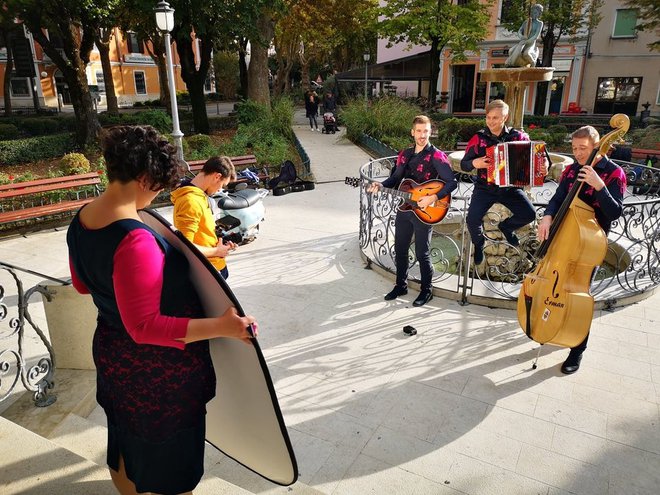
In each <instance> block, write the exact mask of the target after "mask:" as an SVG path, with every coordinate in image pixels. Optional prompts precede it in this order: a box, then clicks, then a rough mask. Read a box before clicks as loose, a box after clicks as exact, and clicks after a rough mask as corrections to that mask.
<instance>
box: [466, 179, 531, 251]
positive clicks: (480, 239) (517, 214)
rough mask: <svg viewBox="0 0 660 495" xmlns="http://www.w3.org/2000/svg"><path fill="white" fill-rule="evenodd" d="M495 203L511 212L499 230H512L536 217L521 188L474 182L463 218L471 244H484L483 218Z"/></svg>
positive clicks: (481, 245) (479, 245) (480, 245)
mask: <svg viewBox="0 0 660 495" xmlns="http://www.w3.org/2000/svg"><path fill="white" fill-rule="evenodd" d="M495 203H500V204H502V205H504V206H506V207H507V208H508V209H509V210H511V213H512V215H511V216H510V217H509V218H507V219H506V220H504V221H502V222H501V223H500V229H501V230H505V231H507V232H513V231H514V230H518V229H519V228H520V227H523V226H524V225H527V224H528V223H531V222H532V221H534V218H536V212H535V211H534V206H532V203H531V202H530V201H529V198H527V195H526V194H525V191H523V190H522V189H520V188H518V187H498V186H485V185H482V184H476V185H475V186H474V193H473V194H472V199H470V206H469V208H468V213H467V218H466V219H465V223H466V224H467V228H468V232H470V237H471V238H472V244H474V245H475V246H478V247H483V245H484V241H485V239H484V227H483V221H484V220H483V218H484V215H485V214H486V212H487V211H488V210H489V209H490V207H491V206H493V205H494V204H495Z"/></svg>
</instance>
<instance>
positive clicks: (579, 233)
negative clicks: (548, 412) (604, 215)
mask: <svg viewBox="0 0 660 495" xmlns="http://www.w3.org/2000/svg"><path fill="white" fill-rule="evenodd" d="M610 126H611V127H612V128H614V130H613V131H612V132H610V133H608V134H606V135H605V136H603V137H602V138H601V140H600V144H599V147H598V148H596V149H594V151H593V152H592V153H591V156H590V157H589V159H588V160H587V163H588V164H589V165H591V166H593V165H594V164H595V163H596V162H597V161H598V155H603V156H604V155H605V154H606V152H607V151H608V150H609V148H610V145H611V144H612V143H613V142H615V141H620V140H621V138H622V137H623V136H624V135H625V133H626V132H627V131H628V128H629V127H630V119H629V118H628V116H627V115H624V114H616V115H613V116H612V118H611V119H610ZM583 185H584V182H583V181H579V180H577V181H575V183H573V186H572V187H571V189H570V191H569V193H568V195H567V196H566V198H565V199H564V202H563V203H562V205H561V208H560V209H559V211H558V212H557V214H556V215H555V217H554V218H553V220H552V224H551V225H550V231H549V233H548V238H547V239H546V240H545V241H543V242H542V243H541V244H540V245H539V247H538V249H537V251H536V259H539V260H540V261H539V262H538V264H537V266H536V268H535V269H534V271H533V272H531V273H528V274H527V275H525V278H524V280H523V283H522V287H521V289H520V294H519V295H518V306H517V310H518V322H519V323H520V326H521V327H522V329H523V331H524V332H525V334H527V336H528V337H529V338H530V339H532V340H534V341H536V342H538V343H540V344H553V345H558V346H563V347H575V346H577V345H578V344H580V343H581V342H582V341H583V340H584V339H585V337H586V336H587V334H588V333H589V328H590V327H591V320H592V319H593V313H594V298H593V296H592V295H591V294H590V293H589V287H590V285H591V279H592V274H593V271H594V269H595V268H596V267H597V266H599V265H601V264H602V262H603V260H604V259H605V255H606V253H607V236H606V235H605V232H603V229H602V228H601V227H600V225H598V222H597V221H596V216H595V214H594V210H593V208H592V207H591V206H589V205H587V204H586V203H585V202H584V201H582V200H581V199H579V198H578V193H579V192H580V190H581V189H582V186H583Z"/></svg>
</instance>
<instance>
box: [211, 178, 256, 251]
mask: <svg viewBox="0 0 660 495" xmlns="http://www.w3.org/2000/svg"><path fill="white" fill-rule="evenodd" d="M266 196H268V189H248V188H247V185H246V184H239V185H238V186H236V189H235V190H234V192H227V191H220V192H218V193H216V194H214V195H213V205H214V212H213V213H214V216H215V225H216V234H217V235H218V238H220V239H222V240H224V241H232V242H234V243H236V244H246V243H248V242H251V241H253V240H254V239H255V238H256V237H257V234H258V233H259V224H260V223H261V221H262V220H263V219H264V214H265V212H266V208H265V206H264V202H263V199H264V198H265V197H266ZM216 207H217V208H216Z"/></svg>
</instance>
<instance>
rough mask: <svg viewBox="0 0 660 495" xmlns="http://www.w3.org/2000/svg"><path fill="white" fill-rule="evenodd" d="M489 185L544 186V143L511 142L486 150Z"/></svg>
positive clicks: (545, 154)
mask: <svg viewBox="0 0 660 495" xmlns="http://www.w3.org/2000/svg"><path fill="white" fill-rule="evenodd" d="M486 156H487V157H488V158H489V160H490V163H489V164H488V175H487V178H488V183H489V184H495V185H498V186H504V187H506V186H516V187H525V186H542V185H543V180H544V174H543V166H544V162H545V159H546V156H547V153H546V148H545V143H544V142H543V141H510V142H508V143H499V144H496V145H494V146H490V147H489V148H487V149H486Z"/></svg>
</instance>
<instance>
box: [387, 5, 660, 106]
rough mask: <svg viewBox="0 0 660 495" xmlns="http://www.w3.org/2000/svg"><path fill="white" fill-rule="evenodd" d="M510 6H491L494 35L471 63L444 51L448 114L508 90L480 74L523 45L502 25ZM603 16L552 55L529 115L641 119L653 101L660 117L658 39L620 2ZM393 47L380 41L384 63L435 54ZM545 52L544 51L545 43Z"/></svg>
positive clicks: (409, 86)
mask: <svg viewBox="0 0 660 495" xmlns="http://www.w3.org/2000/svg"><path fill="white" fill-rule="evenodd" d="M509 3H510V0H497V1H496V2H494V3H493V4H492V5H491V9H492V15H491V22H490V25H489V28H488V35H487V37H486V40H485V41H483V42H481V43H480V49H479V51H478V52H467V53H466V57H467V58H466V60H465V61H462V62H457V63H453V62H452V60H451V53H449V52H448V51H447V50H445V51H443V52H442V54H441V56H440V62H441V63H440V76H439V78H438V85H437V94H438V99H439V101H446V104H445V105H444V108H443V110H444V111H446V112H448V113H454V114H479V113H483V112H484V108H485V106H486V104H487V103H488V102H489V101H491V100H493V99H496V98H501V97H502V96H503V94H504V87H503V85H502V84H501V83H492V82H491V83H487V82H482V81H481V71H483V70H484V69H489V68H497V67H502V66H503V65H504V62H505V60H506V59H507V57H508V54H509V48H510V47H512V46H513V45H514V44H515V43H516V42H517V41H518V38H517V37H516V35H515V33H511V32H509V31H507V30H506V29H505V28H504V27H503V26H502V25H501V19H502V16H503V15H506V10H507V5H508V4H509ZM601 13H602V15H603V18H602V20H601V22H600V24H599V25H598V26H597V27H596V29H595V30H594V31H593V32H591V33H588V32H586V31H585V32H584V33H583V35H582V36H580V37H579V38H578V39H577V40H560V42H559V44H558V45H557V47H556V48H555V50H554V53H553V60H552V66H553V67H554V68H555V71H554V74H553V79H552V81H551V82H550V83H549V84H547V85H541V84H531V85H530V87H529V89H528V91H527V94H526V99H525V113H527V114H540V115H547V114H559V113H561V112H567V111H569V110H573V109H575V108H578V109H581V110H582V111H586V112H587V113H604V114H609V113H616V112H618V111H622V112H624V113H628V114H629V115H631V116H634V115H639V113H640V112H641V110H643V109H644V107H643V105H644V103H646V102H649V104H650V112H651V115H659V114H660V106H659V105H660V63H659V62H660V53H658V52H651V51H650V49H649V48H648V46H647V45H648V43H650V42H651V41H653V33H642V32H637V31H636V30H635V25H636V11H635V10H634V9H630V8H626V7H623V6H622V4H621V2H620V1H618V0H605V2H604V5H603V7H602V8H601ZM387 45H388V41H387V40H385V39H381V40H379V41H378V53H377V63H378V64H388V63H390V64H391V63H394V62H395V61H397V60H400V59H403V58H406V57H410V56H411V55H415V54H421V53H423V52H426V51H428V47H425V46H412V47H410V46H408V45H407V44H405V43H399V44H395V45H393V46H391V47H388V46H387ZM539 48H540V49H541V50H542V46H540V44H539ZM539 58H540V57H539ZM428 85H429V81H428V80H426V81H419V80H418V81H397V83H396V93H397V94H399V95H401V96H416V95H422V96H423V95H426V94H428ZM542 91H545V95H542V94H540V93H541V92H542ZM542 96H546V97H545V98H543V97H542Z"/></svg>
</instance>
